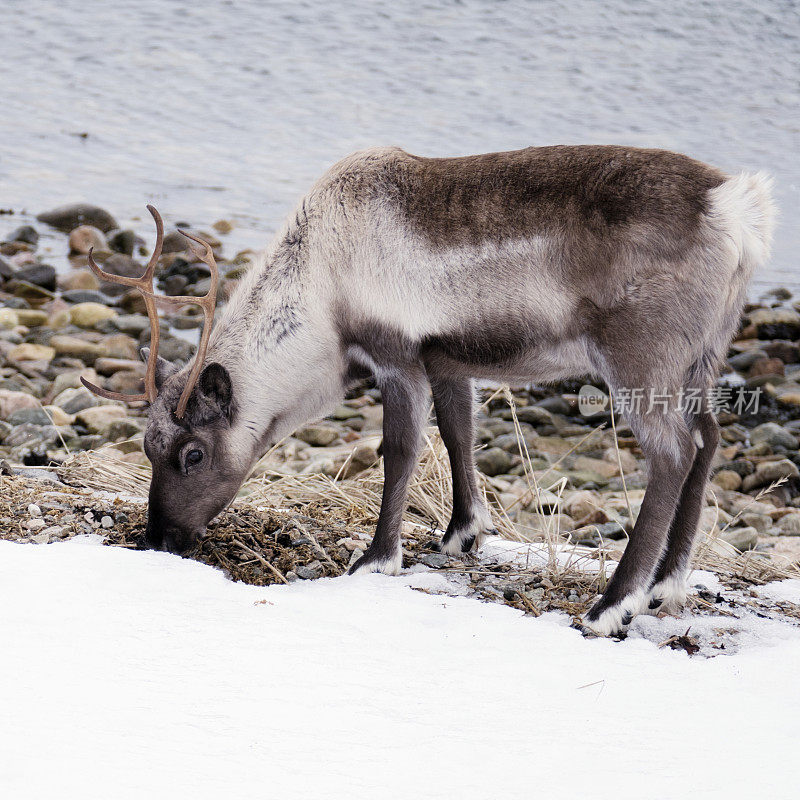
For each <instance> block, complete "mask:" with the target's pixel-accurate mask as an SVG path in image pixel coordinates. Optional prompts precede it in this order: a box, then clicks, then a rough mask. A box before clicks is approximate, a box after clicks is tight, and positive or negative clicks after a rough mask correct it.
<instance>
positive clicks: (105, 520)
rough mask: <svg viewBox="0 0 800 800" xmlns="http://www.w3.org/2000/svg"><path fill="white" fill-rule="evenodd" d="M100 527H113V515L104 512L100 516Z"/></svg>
mask: <svg viewBox="0 0 800 800" xmlns="http://www.w3.org/2000/svg"><path fill="white" fill-rule="evenodd" d="M100 527H101V528H105V529H106V530H108V529H109V528H113V527H114V520H113V519H111V517H109V516H108V514H104V515H103V516H102V517H100Z"/></svg>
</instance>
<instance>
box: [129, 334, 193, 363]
mask: <svg viewBox="0 0 800 800" xmlns="http://www.w3.org/2000/svg"><path fill="white" fill-rule="evenodd" d="M146 338H147V342H142V344H147V343H149V341H150V337H149V336H147V337H146ZM158 354H159V355H160V356H161V358H164V359H166V360H167V361H173V362H175V361H188V360H189V359H190V358H191V357H192V356H193V355H194V345H192V344H191V343H189V342H187V341H186V340H184V339H179V338H178V337H177V336H169V335H162V336H161V341H160V342H159V345H158Z"/></svg>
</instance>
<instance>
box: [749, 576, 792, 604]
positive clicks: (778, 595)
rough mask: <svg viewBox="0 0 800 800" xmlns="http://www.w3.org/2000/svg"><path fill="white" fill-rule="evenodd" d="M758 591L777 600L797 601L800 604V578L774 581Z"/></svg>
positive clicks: (785, 601) (763, 595)
mask: <svg viewBox="0 0 800 800" xmlns="http://www.w3.org/2000/svg"><path fill="white" fill-rule="evenodd" d="M757 591H758V593H759V594H760V595H761V596H762V597H766V598H768V599H770V600H775V601H776V602H779V603H780V602H784V603H795V604H797V605H800V580H797V579H796V578H791V579H789V580H785V581H772V583H768V584H766V585H765V586H760V587H759V588H758V590H757Z"/></svg>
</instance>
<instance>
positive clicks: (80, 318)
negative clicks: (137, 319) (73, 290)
mask: <svg viewBox="0 0 800 800" xmlns="http://www.w3.org/2000/svg"><path fill="white" fill-rule="evenodd" d="M116 315H117V312H116V311H114V309H112V308H109V307H108V306H104V305H101V304H100V303H78V305H76V306H73V307H72V308H71V309H70V319H71V320H72V324H73V325H77V326H78V327H79V328H94V327H95V326H96V325H97V324H98V323H99V322H102V321H103V320H106V319H111V318H112V317H115V316H116Z"/></svg>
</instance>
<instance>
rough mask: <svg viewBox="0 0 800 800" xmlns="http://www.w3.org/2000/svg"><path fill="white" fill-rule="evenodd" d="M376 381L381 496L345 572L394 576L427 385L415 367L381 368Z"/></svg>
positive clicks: (399, 563)
mask: <svg viewBox="0 0 800 800" xmlns="http://www.w3.org/2000/svg"><path fill="white" fill-rule="evenodd" d="M379 375H380V373H379ZM378 385H379V386H380V390H381V396H382V399H383V499H382V501H381V513H380V516H379V517H378V527H377V528H376V530H375V537H374V538H373V540H372V544H371V545H370V546H369V548H368V549H367V552H366V553H364V555H363V556H362V557H361V558H360V559H358V561H356V563H355V564H353V566H352V567H351V568H350V574H351V575H354V574H355V573H357V572H383V573H385V574H386V575H396V574H397V573H398V572H399V571H400V568H401V567H402V565H403V548H402V542H401V538H400V525H401V523H402V521H403V511H404V510H405V506H406V498H407V495H408V482H409V480H411V475H412V473H413V472H414V467H415V466H416V463H417V455H418V454H419V445H420V439H421V434H422V426H423V424H424V422H425V414H426V411H427V406H428V386H427V381H426V379H425V373H424V371H423V369H422V367H421V366H418V365H413V366H409V367H407V368H404V369H402V370H397V369H392V370H391V372H389V371H387V372H386V373H385V374H383V375H380V377H379V380H378Z"/></svg>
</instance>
